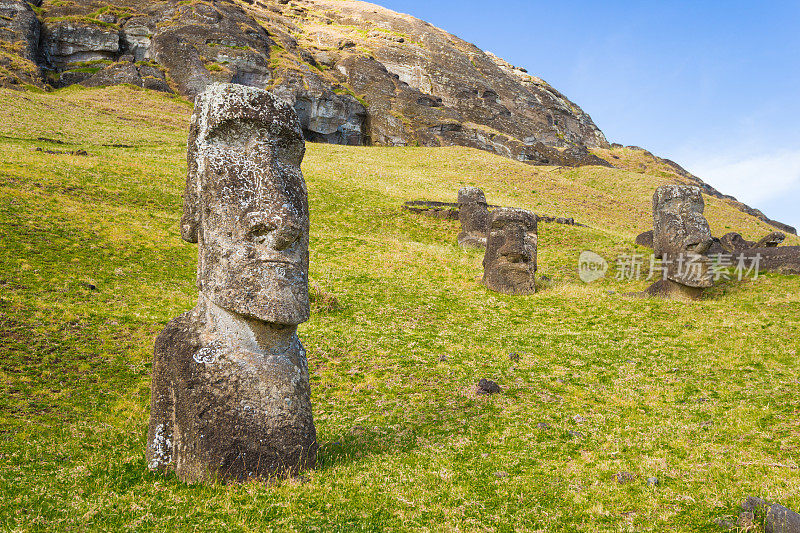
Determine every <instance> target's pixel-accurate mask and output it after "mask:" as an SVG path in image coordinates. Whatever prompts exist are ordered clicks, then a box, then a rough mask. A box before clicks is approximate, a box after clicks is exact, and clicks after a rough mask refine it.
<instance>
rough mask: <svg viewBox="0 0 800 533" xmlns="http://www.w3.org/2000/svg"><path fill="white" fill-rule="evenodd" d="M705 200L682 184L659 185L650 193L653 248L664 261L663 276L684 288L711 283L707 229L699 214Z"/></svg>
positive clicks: (708, 285)
mask: <svg viewBox="0 0 800 533" xmlns="http://www.w3.org/2000/svg"><path fill="white" fill-rule="evenodd" d="M704 208H705V203H704V202H703V196H702V194H701V193H700V189H698V188H697V187H689V186H685V185H662V186H661V187H659V188H658V189H656V192H655V194H654V195H653V250H654V252H655V256H656V257H657V258H659V259H661V260H662V262H663V263H664V264H665V266H666V269H665V276H664V277H665V279H668V280H670V281H673V282H675V283H678V284H680V285H685V286H687V287H695V288H706V287H710V286H711V285H712V284H713V279H712V273H711V261H710V260H709V259H708V257H706V255H705V254H706V253H707V252H708V249H709V248H710V247H711V243H712V239H711V230H710V229H709V226H708V221H707V220H706V218H705V217H704V216H703V211H704Z"/></svg>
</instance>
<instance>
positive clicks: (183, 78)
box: [137, 2, 271, 96]
mask: <svg viewBox="0 0 800 533" xmlns="http://www.w3.org/2000/svg"><path fill="white" fill-rule="evenodd" d="M162 9H163V11H161V12H160V13H165V12H167V13H170V15H171V16H172V19H173V22H172V23H171V24H168V25H159V27H158V28H157V29H156V31H155V32H154V34H153V35H152V37H151V43H150V48H149V52H145V53H144V54H145V56H147V55H149V56H150V57H152V58H153V59H154V60H156V61H157V62H158V63H160V64H161V65H163V66H164V67H166V69H167V72H168V74H169V77H170V79H171V80H173V81H174V83H175V85H176V87H177V88H178V90H179V92H181V93H182V94H187V95H190V96H194V95H196V94H199V93H201V92H202V91H203V90H204V89H205V88H206V86H208V85H209V84H211V83H214V82H230V83H236V84H240V85H246V86H250V87H261V88H263V87H265V86H266V84H267V82H268V81H269V80H270V78H271V72H270V70H269V43H270V41H269V36H268V35H267V32H266V31H265V30H264V28H262V27H261V26H260V25H259V24H258V23H257V22H256V21H255V20H253V18H252V17H250V16H248V15H247V14H246V13H245V12H244V11H243V10H242V8H241V7H239V6H238V5H236V4H233V3H222V2H219V3H215V4H214V5H212V4H208V3H203V2H196V3H191V4H185V5H181V3H178V4H177V5H175V3H173V2H169V3H167V5H166V6H164V7H163V8H162ZM152 11H153V12H154V13H153V14H154V15H159V14H160V13H159V11H157V10H155V9H152ZM137 27H138V26H137ZM137 31H138V30H137Z"/></svg>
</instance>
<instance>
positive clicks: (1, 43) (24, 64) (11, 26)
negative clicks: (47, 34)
mask: <svg viewBox="0 0 800 533" xmlns="http://www.w3.org/2000/svg"><path fill="white" fill-rule="evenodd" d="M33 3H34V2H30V3H29V2H24V1H22V0H0V81H3V80H4V81H5V84H9V85H16V84H19V83H34V84H40V83H41V79H40V73H39V67H38V65H37V61H38V55H39V39H40V32H41V28H40V26H39V20H38V19H37V18H36V13H34V11H33V9H32V8H31V6H30V4H33Z"/></svg>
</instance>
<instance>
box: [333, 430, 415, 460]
mask: <svg viewBox="0 0 800 533" xmlns="http://www.w3.org/2000/svg"><path fill="white" fill-rule="evenodd" d="M416 446H417V436H416V435H415V434H414V433H413V432H411V431H402V432H397V431H394V430H392V429H387V428H381V429H376V428H365V427H362V426H355V427H353V428H352V429H350V430H349V431H348V432H346V433H344V434H342V435H340V436H339V437H337V438H335V439H333V440H331V441H330V442H324V443H320V445H319V451H318V452H317V470H327V469H329V468H333V467H336V466H342V465H347V464H351V463H355V462H358V461H360V460H362V459H364V458H367V457H370V456H376V455H383V454H388V453H396V452H407V451H410V450H412V449H414V448H416Z"/></svg>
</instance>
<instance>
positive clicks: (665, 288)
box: [631, 279, 703, 300]
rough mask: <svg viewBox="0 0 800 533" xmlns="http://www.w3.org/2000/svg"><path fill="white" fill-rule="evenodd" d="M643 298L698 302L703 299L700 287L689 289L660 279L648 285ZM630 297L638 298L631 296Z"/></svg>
mask: <svg viewBox="0 0 800 533" xmlns="http://www.w3.org/2000/svg"><path fill="white" fill-rule="evenodd" d="M639 294H642V295H643V296H650V297H653V298H665V299H668V300H700V299H701V298H702V297H703V289H702V288H700V287H689V286H686V285H682V284H680V283H675V282H674V281H672V280H669V279H660V280H658V281H656V282H655V283H653V284H652V285H650V287H648V288H647V289H646V290H645V291H644V293H639ZM631 296H638V295H637V294H632V295H631Z"/></svg>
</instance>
